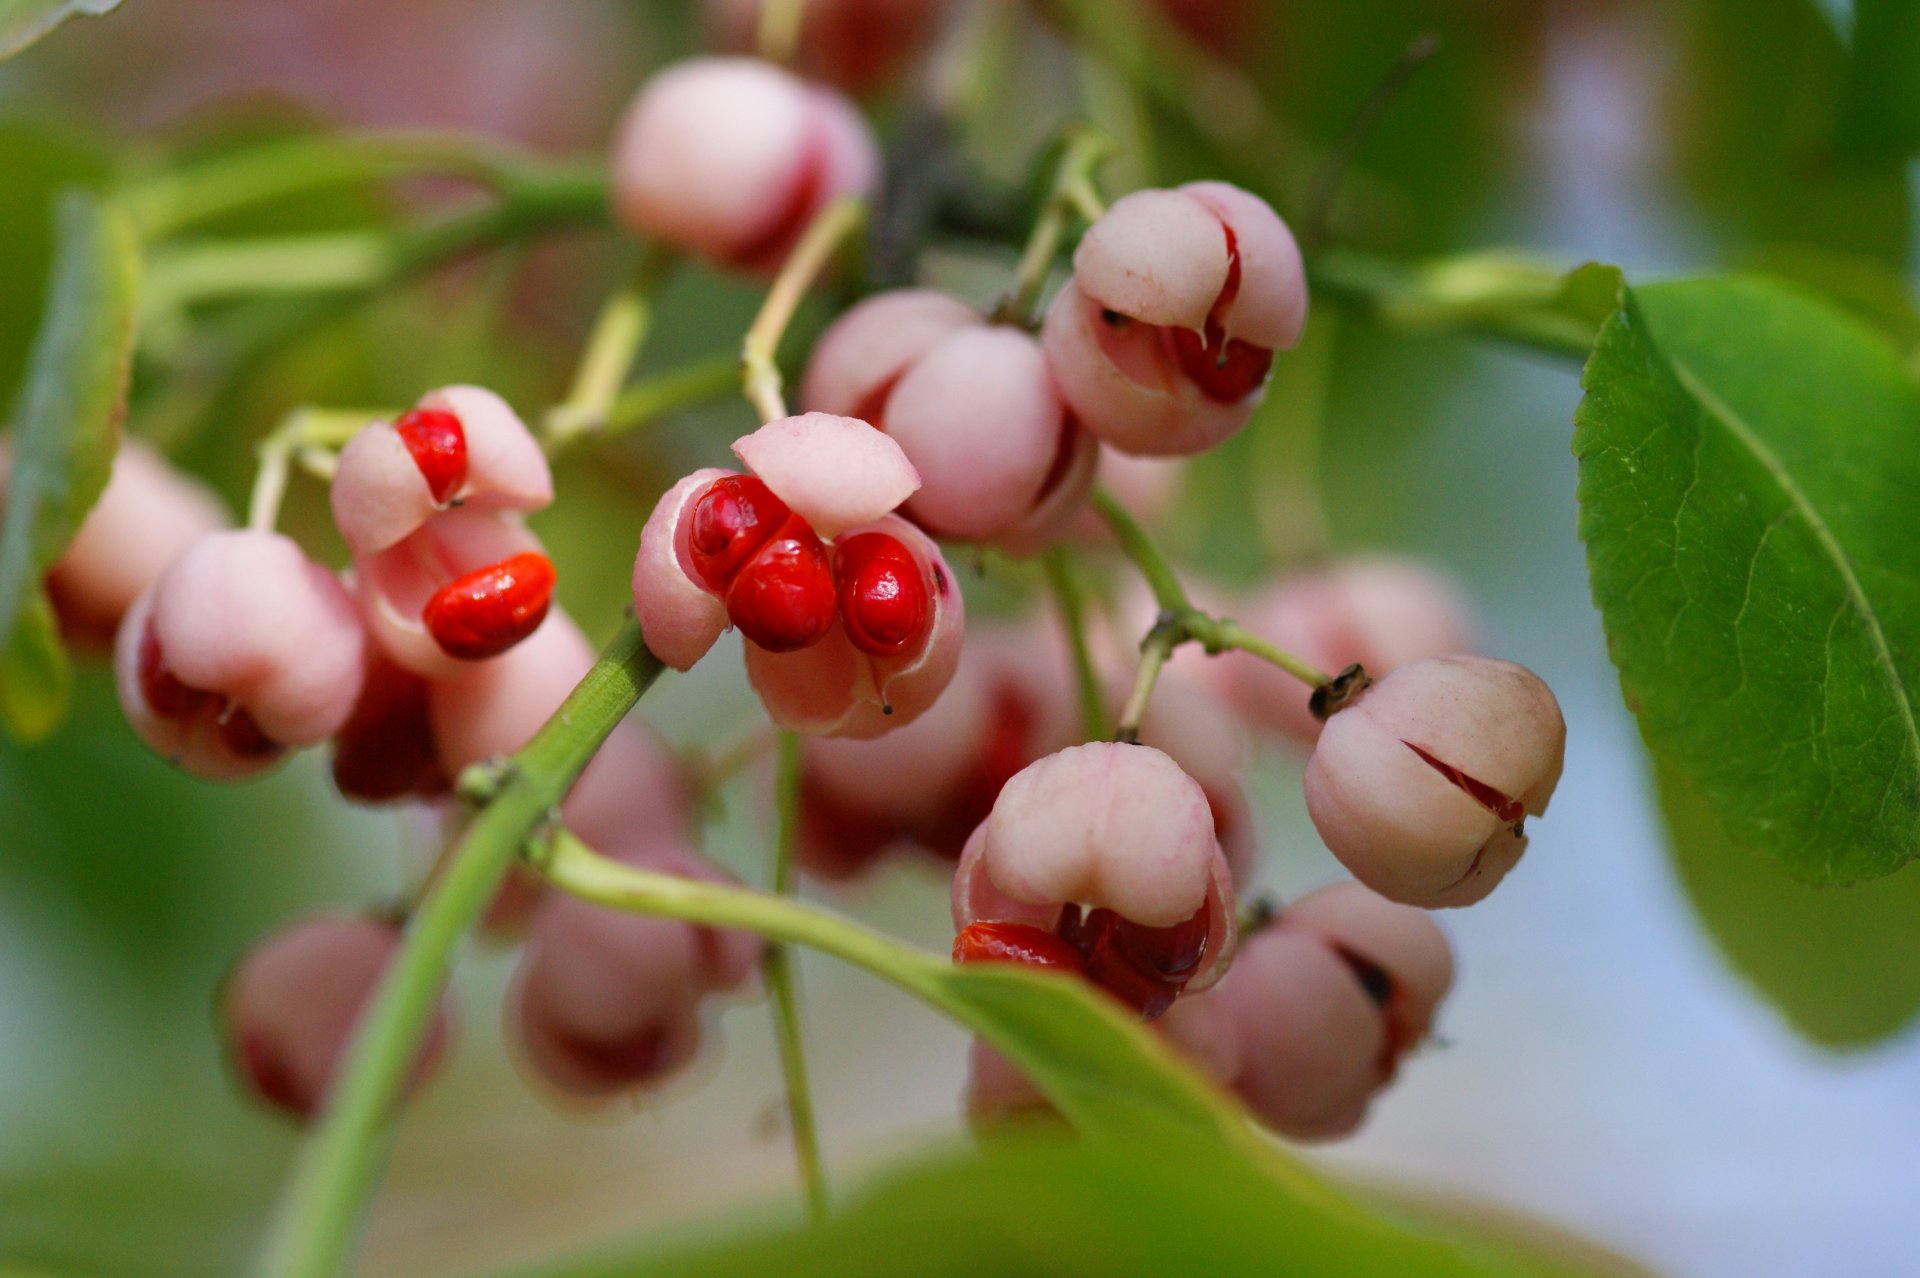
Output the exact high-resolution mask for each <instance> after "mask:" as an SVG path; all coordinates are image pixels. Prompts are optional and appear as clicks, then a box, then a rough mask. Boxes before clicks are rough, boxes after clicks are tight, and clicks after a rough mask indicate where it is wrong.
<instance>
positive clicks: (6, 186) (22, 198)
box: [0, 122, 109, 413]
mask: <svg viewBox="0 0 1920 1278" xmlns="http://www.w3.org/2000/svg"><path fill="white" fill-rule="evenodd" d="M108 173H109V169H108V165H107V163H106V161H105V159H104V157H103V153H102V151H101V149H100V148H99V147H98V146H96V145H95V144H93V143H92V142H91V141H90V140H88V139H85V138H80V137H75V136H72V135H70V134H68V133H66V132H65V131H62V130H55V129H50V128H46V127H43V126H41V125H38V124H31V123H24V122H13V123H4V124H0V243H4V244H5V245H6V246H7V253H6V263H7V287H6V288H5V289H0V413H4V412H5V411H6V408H7V406H8V405H10V404H11V403H12V402H13V397H14V395H15V394H16V393H17V392H18V390H19V387H20V379H21V377H22V376H23V374H24V370H25V366H26V362H27V353H28V351H29V350H30V349H31V348H32V346H33V339H34V335H35V333H37V332H38V331H39V328H40V317H41V314H42V313H43V312H44V310H45V309H46V286H47V282H48V277H49V276H50V275H51V273H52V266H53V251H54V243H53V236H54V230H55V227H54V216H53V210H54V203H55V201H56V200H57V199H58V197H59V195H60V194H61V192H63V191H65V190H67V189H69V188H71V187H76V186H89V187H93V186H99V185H100V184H102V183H103V182H105V181H106V179H107V177H108Z"/></svg>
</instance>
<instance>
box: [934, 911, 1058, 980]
mask: <svg viewBox="0 0 1920 1278" xmlns="http://www.w3.org/2000/svg"><path fill="white" fill-rule="evenodd" d="M953 961H954V962H956V963H1025V964H1026V965H1027V966H1029V967H1047V968H1054V969H1056V970H1058V971H1064V972H1074V973H1077V974H1080V975H1085V974H1086V970H1087V966H1086V960H1085V959H1084V958H1082V957H1081V954H1080V951H1079V950H1077V949H1075V948H1074V947H1073V946H1072V945H1071V944H1069V943H1068V942H1066V941H1064V940H1061V939H1060V938H1059V937H1057V936H1055V935H1054V934H1053V933H1051V932H1048V931H1046V930H1045V929H1043V928H1037V927H1034V926H1032V925H1030V924H1027V923H969V924H968V925H967V926H966V927H964V928H961V929H960V935H958V936H956V937H954V938H953Z"/></svg>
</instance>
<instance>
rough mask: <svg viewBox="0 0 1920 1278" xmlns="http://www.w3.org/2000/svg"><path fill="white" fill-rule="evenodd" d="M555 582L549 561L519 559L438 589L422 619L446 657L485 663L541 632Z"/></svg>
mask: <svg viewBox="0 0 1920 1278" xmlns="http://www.w3.org/2000/svg"><path fill="white" fill-rule="evenodd" d="M553 582H554V573H553V564H552V563H550V562H549V561H548V560H547V557H546V556H545V555H538V554H533V553H531V552H527V553H523V554H518V555H515V556H513V557H512V558H511V559H506V560H502V561H501V562H500V563H497V564H493V565H492V566H490V567H486V568H480V569H476V570H475V571H473V572H470V573H467V574H466V575H465V576H463V577H456V578H454V579H453V580H452V581H450V582H448V583H447V584H446V585H444V586H442V587H440V589H438V590H436V591H434V593H433V598H431V599H429V600H427V606H426V607H425V608H424V609H423V610H422V611H421V614H420V619H421V620H422V621H423V622H425V623H426V627H427V633H428V634H431V635H432V636H433V639H434V642H435V643H437V644H439V645H440V649H441V651H442V652H445V653H446V654H447V655H448V656H450V657H455V658H458V659H459V660H461V661H484V660H486V659H487V658H488V657H497V656H499V655H500V654H501V653H503V652H505V651H506V650H507V649H509V648H511V647H513V645H515V644H517V643H519V642H520V641H521V640H522V639H525V638H526V637H527V636H528V635H530V634H532V633H533V632H534V631H535V630H538V629H539V628H540V623H541V622H542V621H544V620H546V616H547V608H548V606H549V605H551V604H552V602H553Z"/></svg>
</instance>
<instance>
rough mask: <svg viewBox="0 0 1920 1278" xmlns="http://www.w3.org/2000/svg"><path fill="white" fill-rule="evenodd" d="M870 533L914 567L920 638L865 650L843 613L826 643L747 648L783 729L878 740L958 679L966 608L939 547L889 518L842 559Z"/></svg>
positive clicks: (858, 531)
mask: <svg viewBox="0 0 1920 1278" xmlns="http://www.w3.org/2000/svg"><path fill="white" fill-rule="evenodd" d="M863 429H864V428H863ZM868 434H874V432H873V431H871V430H869V431H868ZM880 438H884V437H880ZM871 533H878V534H880V535H882V536H884V537H887V538H891V539H892V540H893V542H895V543H897V545H898V548H899V549H900V550H901V551H902V552H904V554H905V556H906V559H907V561H908V562H910V563H911V565H912V569H911V571H910V572H909V573H908V574H907V577H908V580H909V581H910V582H911V583H913V584H912V587H911V588H912V589H914V590H916V591H918V592H919V593H920V595H921V597H922V598H923V599H924V602H925V610H924V620H923V622H922V624H921V626H920V627H919V628H918V629H917V631H916V632H915V638H914V639H913V640H912V641H911V642H910V643H909V644H907V645H905V646H903V647H902V648H901V649H900V650H899V651H898V652H895V653H893V654H891V655H879V654H877V653H876V652H874V651H872V650H870V649H863V648H862V647H861V646H860V645H859V644H857V643H856V642H855V639H854V637H852V636H850V634H849V630H848V627H847V625H845V624H844V620H845V619H844V617H843V616H840V615H836V617H835V620H834V623H833V627H832V629H831V630H829V631H828V633H827V635H826V637H825V638H824V639H822V640H821V641H820V642H819V643H816V644H814V645H813V646H811V647H809V648H805V649H802V650H800V651H798V652H769V651H767V650H766V649H765V648H762V647H760V646H759V645H758V644H752V643H749V644H747V645H746V646H745V650H746V664H747V678H748V679H749V680H750V681H751V682H752V684H753V688H754V691H755V692H757V693H759V694H760V700H761V703H762V704H763V705H765V706H766V709H767V714H768V715H769V716H770V717H771V718H772V719H773V721H774V723H775V724H777V725H778V726H780V727H781V728H784V729H786V730H788V731H792V732H804V733H808V734H811V735H816V736H839V737H861V738H865V737H877V736H880V735H882V734H884V733H887V732H891V731H892V730H893V729H895V728H899V727H904V726H905V725H907V724H909V723H911V722H913V720H915V719H917V718H919V717H920V715H921V714H923V713H925V712H926V710H927V709H928V708H929V707H930V706H932V705H933V703H934V702H935V700H937V699H938V698H939V696H940V694H941V692H943V691H944V690H945V689H946V686H947V684H948V683H949V682H951V681H952V679H953V672H954V670H955V669H956V668H957V667H958V665H959V662H960V649H961V639H962V636H963V635H964V634H965V631H966V606H965V603H964V602H963V601H962V599H961V596H960V589H959V586H958V584H957V583H956V582H955V581H954V579H953V573H952V570H950V569H949V568H948V567H947V563H946V559H945V557H944V556H943V555H942V554H941V553H940V548H939V547H938V546H937V545H935V544H934V542H933V540H932V538H930V537H928V536H927V535H926V534H925V533H923V532H921V531H920V530H919V529H918V528H915V527H914V526H913V525H912V524H909V523H908V522H907V521H906V520H904V519H902V518H901V517H900V516H898V515H887V516H885V517H884V518H881V519H878V520H876V521H874V522H873V523H871V524H869V525H867V526H865V527H864V528H855V529H850V530H849V531H848V532H846V533H845V534H843V535H842V536H840V537H839V538H838V539H836V541H835V547H836V554H838V553H841V551H840V548H842V547H845V546H847V545H848V544H849V543H850V542H851V541H852V540H853V539H854V538H856V537H859V536H861V535H863V534H871ZM841 611H842V612H844V608H843V609H842V610H841Z"/></svg>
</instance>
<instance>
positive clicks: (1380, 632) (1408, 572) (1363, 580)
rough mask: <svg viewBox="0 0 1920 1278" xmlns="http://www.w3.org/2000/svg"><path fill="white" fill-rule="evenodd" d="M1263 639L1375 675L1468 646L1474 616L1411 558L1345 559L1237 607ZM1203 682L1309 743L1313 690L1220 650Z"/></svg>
mask: <svg viewBox="0 0 1920 1278" xmlns="http://www.w3.org/2000/svg"><path fill="white" fill-rule="evenodd" d="M1229 611H1231V612H1232V614H1233V615H1234V616H1236V617H1238V618H1239V619H1240V621H1241V622H1242V623H1243V624H1245V625H1246V627H1247V628H1248V629H1249V630H1251V631H1253V632H1254V633H1255V634H1257V635H1260V636H1261V637H1262V638H1265V639H1269V640H1272V641H1273V642H1274V643H1275V644H1278V645H1279V646H1280V647H1281V648H1284V649H1286V650H1287V651H1288V652H1291V653H1293V654H1294V655H1296V656H1298V657H1300V658H1301V659H1302V660H1304V661H1306V662H1308V663H1309V664H1311V665H1314V666H1317V667H1318V668H1319V669H1321V670H1324V671H1326V672H1327V673H1329V674H1338V673H1339V672H1340V671H1342V670H1345V669H1346V668H1347V667H1348V666H1351V665H1355V664H1359V665H1362V666H1365V667H1366V670H1367V673H1368V674H1369V675H1372V676H1373V677H1375V678H1378V677H1379V676H1381V675H1384V674H1385V673H1387V671H1389V670H1392V669H1394V668H1395V667H1396V666H1403V665H1406V664H1407V663H1408V662H1410V661H1418V660H1420V659H1421V658H1423V657H1439V656H1444V655H1446V654H1447V653H1452V652H1471V651H1472V650H1473V647H1474V641H1473V622H1472V617H1471V614H1470V612H1469V610H1468V608H1467V606H1466V604H1465V603H1464V602H1463V600H1462V597H1461V593H1460V591H1459V589H1458V587H1457V586H1456V585H1455V583H1454V582H1453V581H1452V580H1450V579H1449V578H1448V577H1446V576H1445V575H1444V574H1442V573H1441V572H1439V571H1438V570H1436V569H1433V568H1430V567H1428V566H1427V565H1425V564H1422V563H1419V562H1416V561H1414V560H1409V559H1396V558H1391V557H1388V556H1377V557H1368V558H1360V559H1352V560H1347V561H1345V562H1342V563H1337V564H1334V565H1331V566H1329V567H1327V568H1323V569H1320V570H1318V571H1315V572H1310V573H1305V574H1302V575H1300V576H1296V577H1292V578H1289V579H1288V580H1286V581H1283V582H1281V583H1280V585H1279V586H1277V587H1275V588H1274V589H1273V590H1271V591H1269V592H1268V593H1267V594H1265V595H1264V596H1262V597H1261V598H1259V599H1257V600H1255V601H1253V602H1252V603H1250V604H1248V605H1247V606H1246V607H1245V608H1242V609H1239V610H1231V609H1230V610H1229ZM1207 673H1208V676H1209V679H1210V682H1211V683H1212V684H1213V686H1214V687H1215V688H1216V690H1218V691H1219V692H1220V693H1221V694H1222V695H1223V696H1225V697H1226V698H1227V699H1228V700H1229V701H1231V702H1232V703H1233V704H1235V705H1236V706H1238V707H1240V708H1241V709H1242V710H1244V711H1245V712H1247V714H1248V716H1249V717H1250V718H1252V719H1254V720H1255V721H1256V722H1259V723H1262V724H1264V725H1266V726H1268V727H1270V728H1273V729H1275V730H1277V731H1280V732H1284V733H1286V734H1287V735H1288V736H1290V737H1294V738H1296V739H1297V740H1301V741H1308V742H1311V741H1313V740H1315V739H1316V738H1317V737H1319V735H1320V726H1321V725H1320V721H1319V720H1318V719H1315V718H1314V717H1313V714H1312V712H1311V711H1310V710H1309V709H1308V708H1307V702H1308V700H1309V698H1310V695H1311V691H1312V690H1311V689H1309V688H1308V687H1306V686H1305V685H1304V684H1302V683H1301V682H1300V681H1299V680H1298V679H1295V678H1294V677H1293V676H1292V675H1290V674H1288V673H1286V672H1285V671H1284V670H1281V669H1279V668H1278V667H1277V666H1274V665H1272V664H1270V663H1268V662H1265V661H1262V660H1260V659H1259V658H1258V657H1255V656H1252V655H1250V654H1248V653H1243V652H1229V653H1223V654H1221V655H1220V656H1219V657H1216V658H1214V659H1213V660H1212V661H1210V662H1209V663H1208V665H1207Z"/></svg>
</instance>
